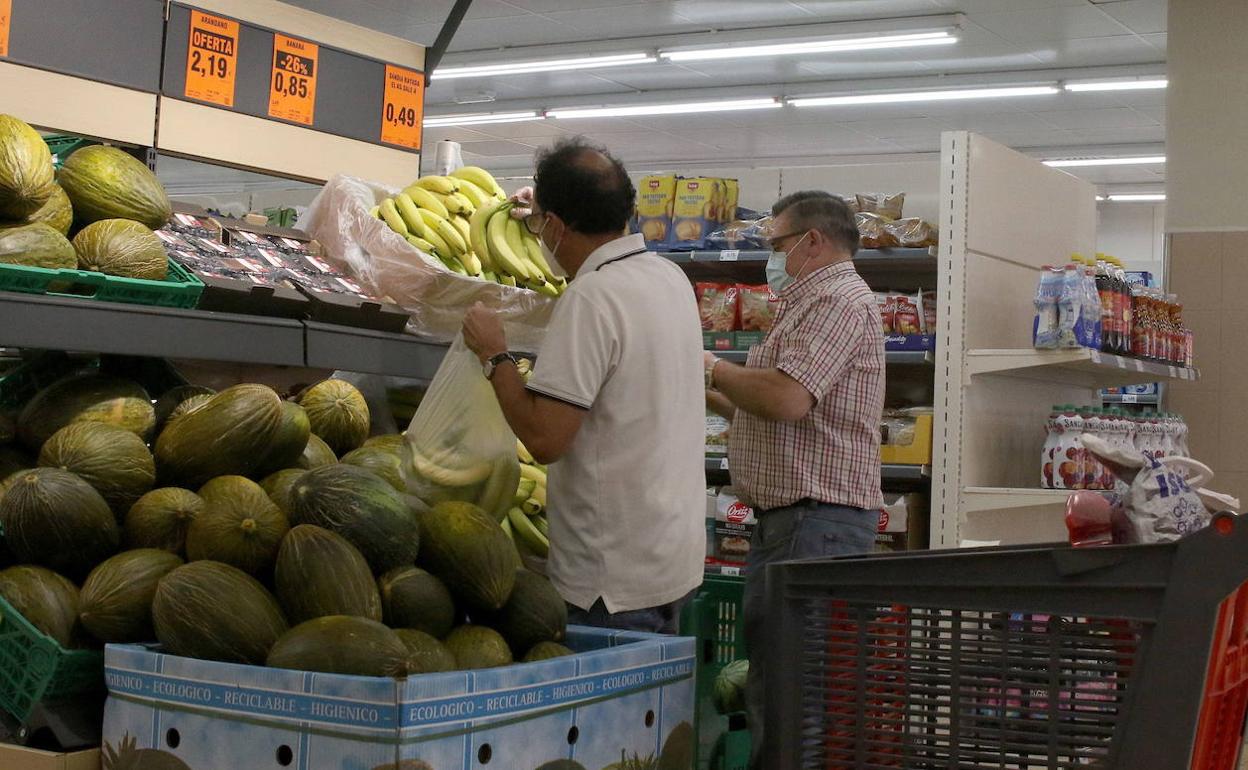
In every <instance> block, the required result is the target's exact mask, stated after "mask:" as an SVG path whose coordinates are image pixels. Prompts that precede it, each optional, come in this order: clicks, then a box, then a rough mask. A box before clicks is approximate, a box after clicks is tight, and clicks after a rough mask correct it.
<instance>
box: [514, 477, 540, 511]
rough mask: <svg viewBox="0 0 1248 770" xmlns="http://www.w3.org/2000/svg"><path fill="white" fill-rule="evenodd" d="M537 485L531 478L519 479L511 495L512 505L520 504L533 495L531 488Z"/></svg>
mask: <svg viewBox="0 0 1248 770" xmlns="http://www.w3.org/2000/svg"><path fill="white" fill-rule="evenodd" d="M536 486H537V482H536V481H533V480H532V479H520V483H519V484H518V485H516V493H515V494H514V495H512V497H511V504H512V505H520V504H521V503H523V502H524V501H525V500H528V499H529V498H530V497H531V496H532V495H533V488H534V487H536Z"/></svg>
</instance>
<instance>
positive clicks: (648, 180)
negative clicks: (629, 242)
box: [637, 174, 676, 248]
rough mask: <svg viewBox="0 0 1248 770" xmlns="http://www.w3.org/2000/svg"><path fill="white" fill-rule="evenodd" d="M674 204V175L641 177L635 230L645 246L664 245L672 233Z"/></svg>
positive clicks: (638, 186) (638, 188)
mask: <svg viewBox="0 0 1248 770" xmlns="http://www.w3.org/2000/svg"><path fill="white" fill-rule="evenodd" d="M675 204H676V176H675V175H674V174H667V175H663V176H646V177H642V178H641V181H640V182H638V184H637V231H638V232H640V233H641V235H642V237H643V238H645V239H646V247H647V248H655V247H656V246H663V245H666V244H667V243H668V242H669V241H670V240H671V234H672V209H673V206H675Z"/></svg>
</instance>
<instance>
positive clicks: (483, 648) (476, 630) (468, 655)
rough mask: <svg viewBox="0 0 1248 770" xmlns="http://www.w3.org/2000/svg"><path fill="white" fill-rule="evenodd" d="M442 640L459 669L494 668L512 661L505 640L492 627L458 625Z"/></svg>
mask: <svg viewBox="0 0 1248 770" xmlns="http://www.w3.org/2000/svg"><path fill="white" fill-rule="evenodd" d="M444 642H445V644H446V649H448V650H450V652H451V654H452V655H454V656H455V665H456V667H457V668H460V669H465V670H467V669H474V668H495V667H497V666H507V665H510V664H511V663H512V662H513V660H512V657H511V648H509V647H508V646H507V640H506V639H504V638H503V637H502V635H501V634H499V633H498V632H497V631H495V630H494V629H492V628H486V627H485V626H460V627H459V628H457V629H455V630H454V631H452V632H451V633H449V634H447V636H446V639H445V640H444Z"/></svg>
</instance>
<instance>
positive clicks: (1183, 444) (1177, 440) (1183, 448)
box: [1174, 414, 1192, 457]
mask: <svg viewBox="0 0 1248 770" xmlns="http://www.w3.org/2000/svg"><path fill="white" fill-rule="evenodd" d="M1174 418H1175V420H1176V424H1177V427H1178V430H1177V431H1176V433H1175V437H1174V445H1175V446H1174V449H1175V452H1177V453H1178V455H1179V457H1191V456H1192V454H1191V450H1190V449H1188V447H1187V421H1186V420H1184V419H1183V416H1182V415H1179V414H1176V415H1175V416H1174Z"/></svg>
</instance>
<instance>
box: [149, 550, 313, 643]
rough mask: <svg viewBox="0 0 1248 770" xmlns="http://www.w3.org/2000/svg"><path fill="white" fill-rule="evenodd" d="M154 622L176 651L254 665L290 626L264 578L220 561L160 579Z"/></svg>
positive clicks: (187, 566) (160, 636)
mask: <svg viewBox="0 0 1248 770" xmlns="http://www.w3.org/2000/svg"><path fill="white" fill-rule="evenodd" d="M152 624H153V626H154V628H155V629H156V638H157V639H158V640H160V643H161V644H162V645H163V646H164V648H165V649H164V651H165V652H168V653H170V654H172V655H181V656H183V657H187V658H201V659H203V660H220V661H224V662H227V663H250V664H252V665H262V664H263V663H264V659H265V658H266V657H268V654H269V649H270V648H272V646H273V643H274V642H276V641H277V639H278V637H280V636H281V635H282V634H284V633H286V630H287V628H288V626H287V625H286V618H285V616H283V615H282V610H281V608H280V607H279V606H278V605H277V600H276V599H274V598H273V595H272V594H270V593H269V592H268V591H267V590H266V589H265V587H264V586H262V585H261V584H260V582H259V581H257V580H256V579H255V578H253V577H251V576H250V575H248V574H247V573H245V572H243V571H242V570H238V569H235V568H234V567H231V566H229V565H228V564H222V563H220V562H215V561H196V562H191V563H190V564H184V565H183V566H181V567H178V568H177V569H175V570H173V571H172V572H170V573H169V574H167V575H165V576H164V577H163V578H161V579H160V583H158V584H157V586H156V595H155V597H154V598H153V599H152Z"/></svg>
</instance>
